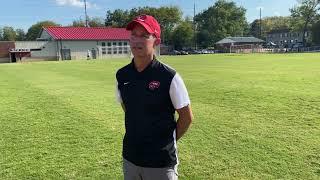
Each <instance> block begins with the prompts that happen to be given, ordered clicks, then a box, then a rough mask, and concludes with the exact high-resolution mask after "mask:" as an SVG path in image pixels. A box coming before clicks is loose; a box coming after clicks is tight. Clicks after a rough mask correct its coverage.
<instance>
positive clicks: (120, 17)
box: [105, 9, 130, 28]
mask: <svg viewBox="0 0 320 180" xmlns="http://www.w3.org/2000/svg"><path fill="white" fill-rule="evenodd" d="M129 15H130V13H129V11H127V10H122V9H116V10H114V11H113V12H112V11H110V10H109V11H107V15H106V19H105V26H112V27H122V28H123V27H126V25H127V24H128V23H129V21H130V19H129V18H130V16H129Z"/></svg>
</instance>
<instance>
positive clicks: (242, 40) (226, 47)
mask: <svg viewBox="0 0 320 180" xmlns="http://www.w3.org/2000/svg"><path fill="white" fill-rule="evenodd" d="M264 42H265V41H263V40H261V39H258V38H255V37H226V38H224V39H222V40H220V41H218V42H216V43H215V45H216V49H217V50H220V51H222V52H231V51H232V49H233V48H235V47H238V48H242V49H246V48H248V49H252V48H253V47H260V46H261V45H262V44H263V43H264Z"/></svg>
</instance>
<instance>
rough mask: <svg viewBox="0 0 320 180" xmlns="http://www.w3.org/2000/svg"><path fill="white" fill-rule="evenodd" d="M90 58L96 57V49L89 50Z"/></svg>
mask: <svg viewBox="0 0 320 180" xmlns="http://www.w3.org/2000/svg"><path fill="white" fill-rule="evenodd" d="M91 54H92V59H97V51H96V50H95V49H92V50H91Z"/></svg>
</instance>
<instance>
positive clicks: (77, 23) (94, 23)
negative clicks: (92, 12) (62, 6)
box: [71, 17, 105, 27]
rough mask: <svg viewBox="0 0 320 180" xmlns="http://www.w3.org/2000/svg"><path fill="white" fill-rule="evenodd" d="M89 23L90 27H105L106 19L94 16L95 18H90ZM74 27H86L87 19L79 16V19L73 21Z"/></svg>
mask: <svg viewBox="0 0 320 180" xmlns="http://www.w3.org/2000/svg"><path fill="white" fill-rule="evenodd" d="M88 25H89V27H104V26H105V24H104V20H103V19H102V18H99V17H93V18H88ZM71 26H73V27H85V26H86V21H85V20H83V19H81V18H79V19H77V20H74V21H72V25H71Z"/></svg>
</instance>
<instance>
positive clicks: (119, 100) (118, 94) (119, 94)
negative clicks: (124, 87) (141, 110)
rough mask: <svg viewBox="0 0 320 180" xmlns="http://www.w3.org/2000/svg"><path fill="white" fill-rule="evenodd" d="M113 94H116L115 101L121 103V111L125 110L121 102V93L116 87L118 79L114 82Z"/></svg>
mask: <svg viewBox="0 0 320 180" xmlns="http://www.w3.org/2000/svg"><path fill="white" fill-rule="evenodd" d="M115 94H116V100H117V102H118V103H120V104H121V107H122V109H123V111H124V112H126V108H125V106H124V104H123V101H122V97H121V93H120V91H119V88H118V81H117V82H116V88H115Z"/></svg>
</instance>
